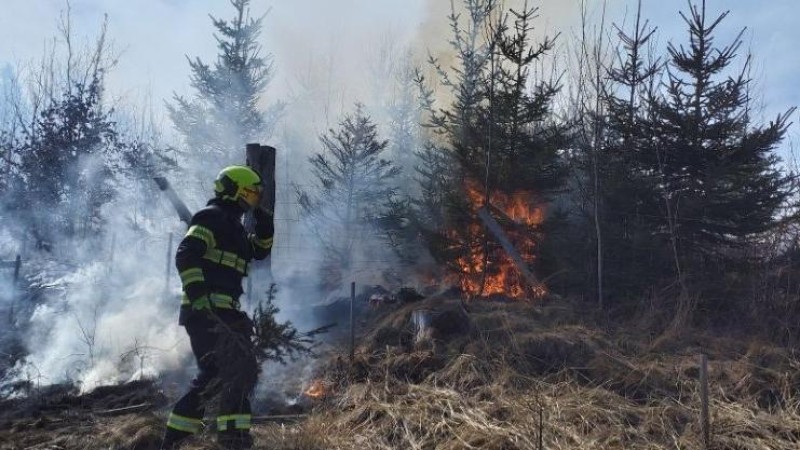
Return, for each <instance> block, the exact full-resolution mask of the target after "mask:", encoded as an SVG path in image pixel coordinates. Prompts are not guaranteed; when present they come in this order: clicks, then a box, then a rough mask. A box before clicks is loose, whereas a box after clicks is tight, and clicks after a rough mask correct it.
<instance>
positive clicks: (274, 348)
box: [253, 283, 330, 364]
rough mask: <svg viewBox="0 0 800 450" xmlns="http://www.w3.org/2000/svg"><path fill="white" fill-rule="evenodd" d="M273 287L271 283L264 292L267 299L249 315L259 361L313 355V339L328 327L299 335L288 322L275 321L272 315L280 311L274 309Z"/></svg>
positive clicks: (278, 360)
mask: <svg viewBox="0 0 800 450" xmlns="http://www.w3.org/2000/svg"><path fill="white" fill-rule="evenodd" d="M277 292H278V291H277V286H276V285H275V284H274V283H273V284H271V285H270V287H269V291H268V292H267V300H266V301H264V302H260V303H259V304H258V306H257V307H256V310H255V311H254V312H253V330H254V333H253V336H254V338H253V343H254V347H255V349H256V354H257V358H258V360H259V361H260V362H262V363H263V362H266V361H275V362H277V363H279V364H285V363H286V362H287V359H290V360H294V359H296V358H298V357H302V356H313V355H314V347H315V344H316V339H315V338H316V337H317V336H319V335H320V334H322V333H325V332H327V331H328V329H330V326H324V327H320V328H316V329H314V330H311V331H308V332H300V331H298V330H297V328H295V327H294V325H293V324H292V323H291V322H289V321H286V322H278V321H277V320H276V319H275V316H276V315H278V313H279V312H280V309H279V308H278V307H277V306H275V303H274V301H275V295H276V294H277Z"/></svg>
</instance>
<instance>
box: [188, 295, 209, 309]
mask: <svg viewBox="0 0 800 450" xmlns="http://www.w3.org/2000/svg"><path fill="white" fill-rule="evenodd" d="M192 310H193V311H210V310H211V302H210V301H209V300H208V295H204V296H202V297H200V298H197V299H195V300H194V301H192Z"/></svg>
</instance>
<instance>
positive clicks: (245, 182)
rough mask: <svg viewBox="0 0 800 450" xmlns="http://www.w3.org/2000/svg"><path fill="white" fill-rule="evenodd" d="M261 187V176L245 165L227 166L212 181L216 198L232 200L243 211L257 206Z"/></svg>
mask: <svg viewBox="0 0 800 450" xmlns="http://www.w3.org/2000/svg"><path fill="white" fill-rule="evenodd" d="M261 189H262V187H261V177H260V176H259V175H258V174H257V173H256V172H255V171H254V170H253V169H251V168H249V167H247V166H228V167H226V168H224V169H222V171H220V173H219V175H217V179H216V180H215V181H214V193H215V194H216V196H217V198H221V199H222V200H230V201H233V202H235V203H237V204H238V205H239V206H240V207H241V208H242V209H244V210H245V211H247V210H250V209H253V208H255V207H257V206H258V202H259V200H260V199H261Z"/></svg>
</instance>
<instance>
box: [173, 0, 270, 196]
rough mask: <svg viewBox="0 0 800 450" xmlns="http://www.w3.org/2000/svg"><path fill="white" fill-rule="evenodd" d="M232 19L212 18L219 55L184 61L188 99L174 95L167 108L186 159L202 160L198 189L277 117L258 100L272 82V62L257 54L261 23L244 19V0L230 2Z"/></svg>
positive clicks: (264, 133)
mask: <svg viewBox="0 0 800 450" xmlns="http://www.w3.org/2000/svg"><path fill="white" fill-rule="evenodd" d="M230 3H231V5H232V6H233V8H234V17H233V18H231V19H230V20H224V19H217V18H214V17H212V18H211V19H212V23H213V25H214V28H215V29H216V30H217V32H216V33H215V34H214V38H215V39H216V40H217V47H218V49H219V53H218V55H217V60H216V61H215V62H214V63H213V64H207V63H205V62H203V61H202V60H201V59H200V58H195V59H193V60H192V59H190V60H189V67H190V69H191V73H192V74H191V84H192V87H193V88H194V90H195V94H194V96H193V97H192V98H186V97H183V96H180V95H177V94H175V96H174V104H172V105H168V107H169V113H170V117H171V119H172V121H173V123H174V125H175V128H177V130H178V131H179V132H180V133H181V135H182V136H183V138H184V141H185V145H186V149H185V153H186V157H188V158H190V159H198V158H201V159H203V161H204V162H208V163H207V164H203V167H207V168H208V170H207V171H206V172H207V173H202V174H200V176H201V177H202V180H203V184H204V185H207V183H208V179H209V178H212V179H213V177H214V175H216V172H217V171H218V170H219V169H220V168H221V167H223V166H225V165H229V164H234V163H241V162H242V157H243V156H242V155H243V151H244V145H245V144H246V143H247V142H259V141H264V140H267V139H268V138H270V137H271V135H272V132H273V131H274V128H275V124H276V122H277V120H278V119H279V118H280V116H281V114H282V112H283V106H284V105H283V104H282V103H275V104H274V105H272V106H271V107H270V108H268V109H267V110H266V111H262V110H261V109H260V107H259V103H260V102H261V96H262V95H263V93H264V91H265V90H266V88H267V86H268V85H269V83H270V81H271V80H272V77H273V72H274V71H273V64H272V56H271V55H269V54H267V55H263V54H262V49H261V46H260V45H259V43H258V38H259V36H260V33H261V29H262V26H263V20H264V17H263V16H262V17H259V18H257V19H254V18H252V17H250V9H249V4H250V0H231V1H230Z"/></svg>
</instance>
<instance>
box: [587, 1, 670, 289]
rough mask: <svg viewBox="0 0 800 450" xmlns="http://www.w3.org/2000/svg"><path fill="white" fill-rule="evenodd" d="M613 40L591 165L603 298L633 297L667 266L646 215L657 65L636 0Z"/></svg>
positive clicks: (652, 197) (650, 31)
mask: <svg viewBox="0 0 800 450" xmlns="http://www.w3.org/2000/svg"><path fill="white" fill-rule="evenodd" d="M616 29H617V32H618V36H619V39H620V46H619V48H618V53H617V54H616V55H615V60H617V61H618V62H619V64H618V65H616V66H614V67H611V68H609V69H608V70H607V77H608V80H609V86H608V88H607V89H604V90H603V89H601V90H600V92H599V94H600V96H601V101H602V106H603V109H604V112H603V114H602V116H601V117H597V118H596V119H595V120H598V121H600V123H602V125H603V128H604V132H603V136H602V139H601V143H600V147H601V148H600V158H599V159H600V161H599V163H598V166H599V170H598V176H599V177H600V179H601V180H600V183H599V185H600V186H601V187H602V189H601V190H600V191H599V192H596V193H594V195H598V196H600V205H601V207H602V211H601V214H600V217H599V218H600V223H601V227H602V232H603V236H604V241H605V243H606V245H605V253H606V255H605V256H606V260H607V264H606V270H605V277H606V284H607V287H608V291H609V292H608V293H609V294H610V295H609V297H610V298H621V297H626V296H630V297H634V298H638V296H639V295H640V294H641V290H642V289H646V288H649V287H651V286H652V285H653V284H654V283H656V282H657V280H658V279H659V276H661V275H663V274H664V272H665V269H664V268H665V267H667V268H668V267H670V266H671V263H670V260H671V258H670V254H669V251H668V250H667V249H668V246H666V245H664V244H665V243H664V242H663V241H662V240H659V239H653V236H652V229H651V228H650V225H652V223H653V220H652V218H653V217H656V216H658V215H659V214H661V209H662V208H661V206H662V203H661V202H660V201H659V197H660V192H659V191H658V178H657V177H655V176H654V173H653V171H652V170H650V169H651V168H650V167H648V166H647V164H646V160H647V159H648V158H649V155H650V154H651V152H652V146H651V145H650V142H651V138H652V136H651V135H650V134H648V130H649V129H648V127H647V126H645V124H644V122H646V120H647V117H648V111H649V110H648V102H647V100H648V98H649V97H651V96H652V95H653V89H654V87H655V78H656V77H657V76H658V75H659V74H660V73H661V71H662V69H663V64H662V63H661V61H660V60H659V59H657V58H656V59H654V58H652V57H651V56H650V54H649V46H650V44H651V41H652V39H653V36H654V35H655V32H656V29H655V28H651V27H650V24H649V21H647V20H643V18H642V5H641V1H640V2H639V4H638V9H637V14H636V20H635V22H634V23H633V29H632V30H631V31H625V30H622V29H620V28H616Z"/></svg>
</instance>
